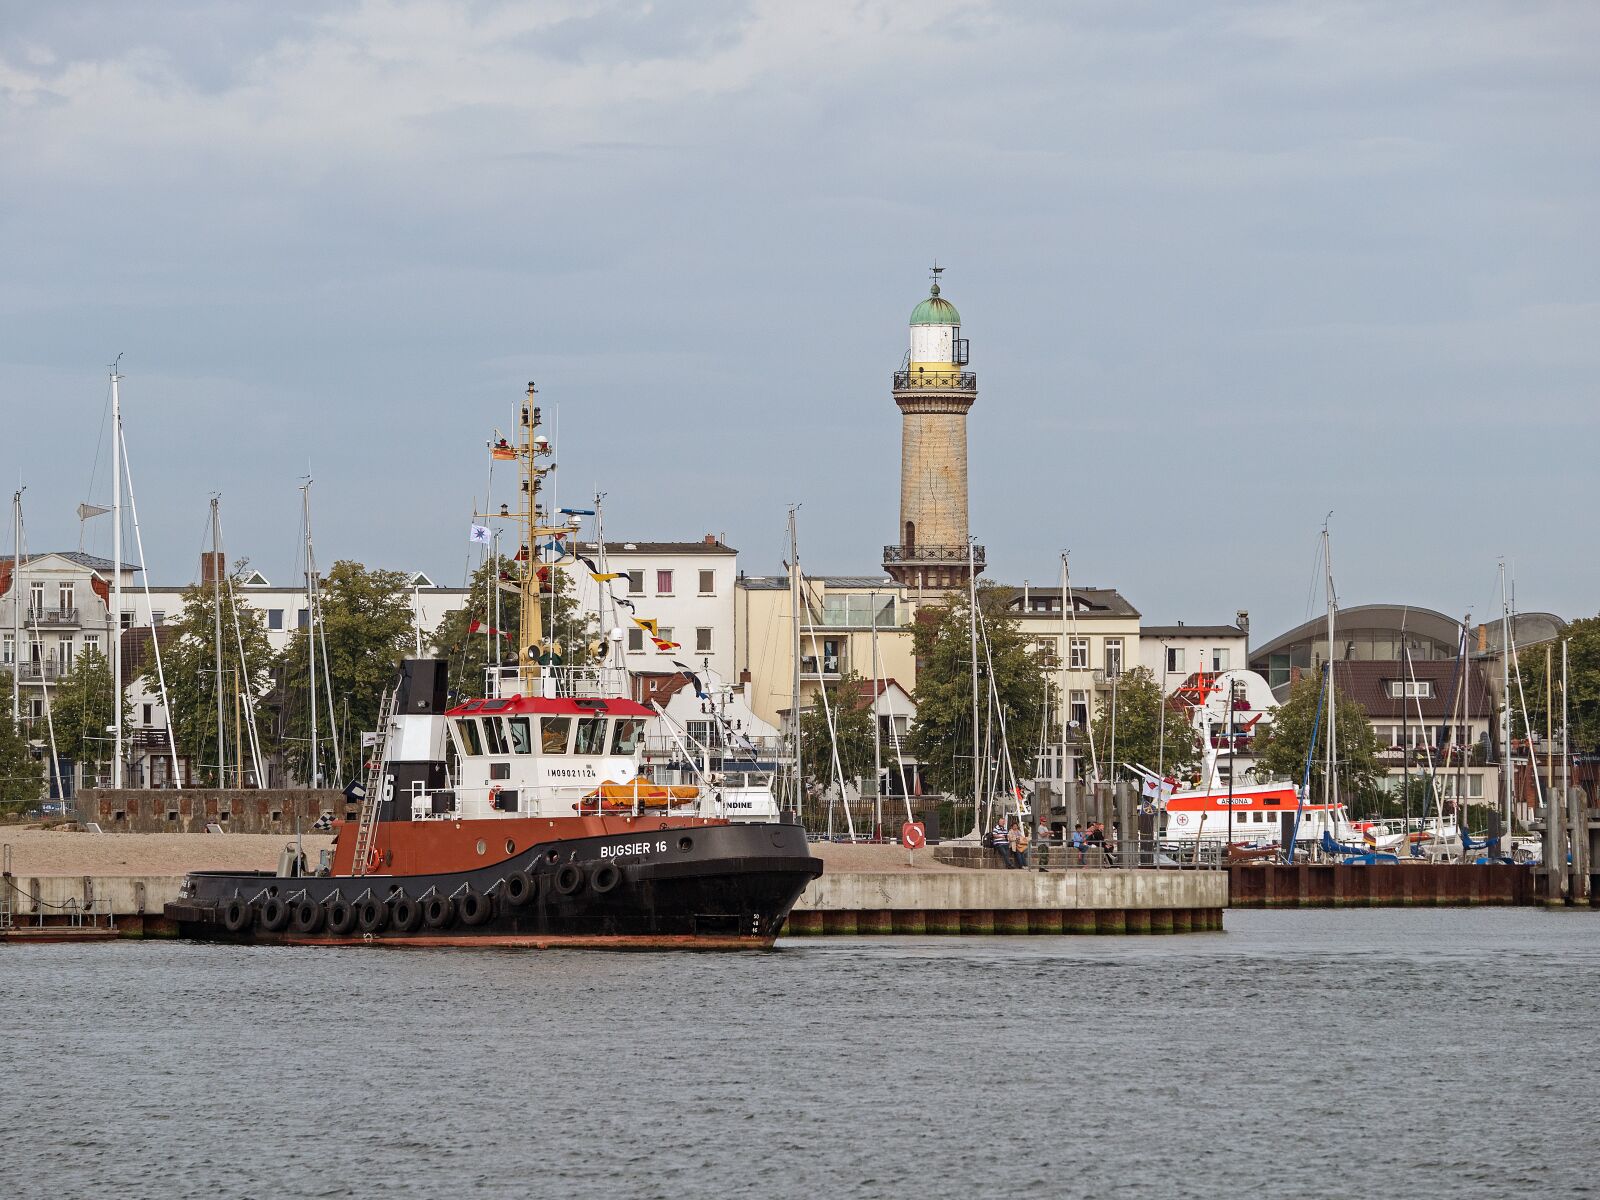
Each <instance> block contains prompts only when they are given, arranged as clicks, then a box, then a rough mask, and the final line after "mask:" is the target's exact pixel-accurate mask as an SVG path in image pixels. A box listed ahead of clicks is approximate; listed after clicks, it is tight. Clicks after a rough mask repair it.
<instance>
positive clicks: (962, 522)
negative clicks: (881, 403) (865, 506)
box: [883, 266, 984, 596]
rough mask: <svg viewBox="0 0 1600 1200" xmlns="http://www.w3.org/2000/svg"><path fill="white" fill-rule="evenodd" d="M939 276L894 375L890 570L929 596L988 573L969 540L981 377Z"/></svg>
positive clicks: (886, 558) (916, 315) (886, 559)
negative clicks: (895, 475) (895, 452)
mask: <svg viewBox="0 0 1600 1200" xmlns="http://www.w3.org/2000/svg"><path fill="white" fill-rule="evenodd" d="M943 270H944V268H943V267H939V266H935V267H934V268H933V286H932V287H931V288H930V289H929V292H928V298H927V299H926V300H924V301H923V302H922V303H921V304H919V305H917V307H916V308H914V309H913V310H912V311H911V350H910V353H908V354H907V355H906V358H905V364H904V366H903V367H902V368H901V369H900V370H899V371H896V372H895V375H894V402H895V404H896V405H897V406H898V407H899V409H900V413H901V418H900V421H901V424H900V540H899V542H898V543H896V544H895V545H892V546H885V547H884V548H883V569H884V570H885V571H886V572H887V573H888V574H889V575H890V576H891V577H893V578H894V579H895V580H896V581H897V582H899V583H901V584H903V585H905V586H906V587H907V588H910V589H912V590H913V591H914V592H916V593H918V594H921V595H924V596H929V595H937V594H939V593H943V592H950V591H955V590H957V589H965V588H966V586H967V581H968V579H969V578H970V576H971V574H972V573H973V572H981V571H982V570H983V567H984V552H983V547H982V546H969V544H968V536H967V410H968V409H970V408H971V407H972V403H973V401H974V400H976V399H977V398H978V377H977V376H976V375H974V374H973V373H972V372H970V371H967V370H964V369H963V368H965V367H966V365H967V339H966V338H964V337H962V336H961V314H960V313H959V312H957V311H956V306H955V305H954V304H951V303H950V301H948V300H946V299H945V298H944V297H943V296H941V295H940V294H939V276H940V274H941V273H942V272H943Z"/></svg>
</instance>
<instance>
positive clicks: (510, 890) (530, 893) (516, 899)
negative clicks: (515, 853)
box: [500, 871, 539, 908]
mask: <svg viewBox="0 0 1600 1200" xmlns="http://www.w3.org/2000/svg"><path fill="white" fill-rule="evenodd" d="M538 892H539V881H538V880H537V879H536V878H534V877H533V876H532V875H529V874H528V873H527V872H526V871H513V872H511V874H509V875H507V876H506V877H505V880H504V882H503V883H502V884H501V887H500V894H501V895H503V896H504V897H505V898H506V903H507V904H509V905H511V907H512V908H522V907H523V906H525V905H526V904H528V903H529V901H531V900H532V899H533V898H534V897H535V896H536V895H538Z"/></svg>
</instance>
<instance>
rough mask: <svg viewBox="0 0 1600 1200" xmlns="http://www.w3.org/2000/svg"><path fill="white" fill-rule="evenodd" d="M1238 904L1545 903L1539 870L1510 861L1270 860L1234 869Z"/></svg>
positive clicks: (1232, 900)
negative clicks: (1349, 862)
mask: <svg viewBox="0 0 1600 1200" xmlns="http://www.w3.org/2000/svg"><path fill="white" fill-rule="evenodd" d="M1228 875H1229V899H1228V903H1229V905H1230V906H1231V907H1233V908H1357V907H1360V908H1369V907H1370V908H1409V907H1413V906H1435V905H1446V906H1449V905H1475V904H1500V905H1526V904H1537V903H1540V901H1539V899H1538V898H1537V895H1536V892H1535V886H1534V885H1535V875H1534V869H1533V868H1532V867H1529V866H1520V865H1518V866H1513V865H1510V864H1505V863H1490V864H1484V865H1478V864H1475V863H1386V864H1379V865H1375V866H1370V867H1367V866H1349V865H1346V864H1344V863H1296V864H1295V865H1293V866H1287V865H1283V864H1273V863H1267V864H1262V865H1257V864H1250V865H1238V866H1232V867H1229V868H1228Z"/></svg>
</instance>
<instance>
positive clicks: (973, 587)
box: [967, 537, 984, 839]
mask: <svg viewBox="0 0 1600 1200" xmlns="http://www.w3.org/2000/svg"><path fill="white" fill-rule="evenodd" d="M972 546H973V541H972V538H971V537H968V538H967V604H968V606H969V607H968V612H967V616H968V618H969V620H968V621H967V632H968V636H969V638H970V641H971V647H970V649H971V660H972V663H971V665H972V836H973V837H974V838H978V839H981V838H982V837H983V827H982V819H981V817H980V815H979V814H980V813H981V811H982V808H983V765H984V764H983V742H982V737H983V733H982V730H981V728H980V726H979V722H980V718H979V715H978V573H977V571H976V569H975V567H974V564H973V551H972Z"/></svg>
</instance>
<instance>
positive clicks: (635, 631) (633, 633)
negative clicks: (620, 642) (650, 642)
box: [628, 626, 644, 654]
mask: <svg viewBox="0 0 1600 1200" xmlns="http://www.w3.org/2000/svg"><path fill="white" fill-rule="evenodd" d="M643 650H644V630H642V629H640V628H638V627H637V626H635V627H634V628H632V629H630V630H628V652H629V653H630V654H639V653H642V652H643Z"/></svg>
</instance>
